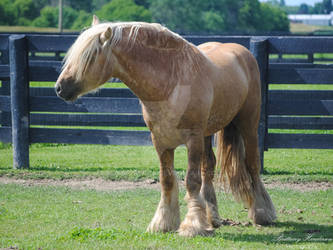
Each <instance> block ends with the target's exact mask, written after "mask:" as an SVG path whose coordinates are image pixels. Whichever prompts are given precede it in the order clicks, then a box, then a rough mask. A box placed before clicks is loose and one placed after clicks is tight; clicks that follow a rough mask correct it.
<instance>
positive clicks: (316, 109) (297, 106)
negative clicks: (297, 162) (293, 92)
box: [268, 100, 333, 115]
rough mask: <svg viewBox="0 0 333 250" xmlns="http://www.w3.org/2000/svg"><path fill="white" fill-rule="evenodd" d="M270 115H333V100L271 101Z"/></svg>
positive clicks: (269, 104) (269, 105)
mask: <svg viewBox="0 0 333 250" xmlns="http://www.w3.org/2000/svg"><path fill="white" fill-rule="evenodd" d="M268 115H333V100H322V101H320V100H314V101H307V100H303V101H301V100H269V102H268Z"/></svg>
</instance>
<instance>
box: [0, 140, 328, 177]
mask: <svg viewBox="0 0 333 250" xmlns="http://www.w3.org/2000/svg"><path fill="white" fill-rule="evenodd" d="M332 153H333V150H308V149H286V150H284V149H270V150H269V151H268V152H265V157H264V159H265V162H264V166H265V174H264V175H263V178H264V179H265V180H266V181H276V180H279V181H288V182H290V181H293V182H306V181H330V182H333V167H332V166H333V157H331V156H332ZM186 165H187V156H186V149H185V147H179V148H178V149H177V150H176V154H175V168H176V172H177V174H178V176H179V177H180V178H184V176H185V171H186ZM158 166H159V161H158V157H157V154H156V152H155V150H154V148H153V147H152V146H143V147H140V146H109V145H108V146H103V145H65V144H32V145H31V146H30V169H29V170H20V171H17V170H14V169H12V147H11V145H8V144H0V176H9V177H15V178H32V179H44V178H46V179H49V178H51V179H58V180H59V179H71V178H79V179H82V178H92V177H98V178H103V179H107V180H131V181H138V180H143V179H158V176H159V167H158Z"/></svg>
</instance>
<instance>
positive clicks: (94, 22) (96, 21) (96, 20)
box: [91, 15, 100, 26]
mask: <svg viewBox="0 0 333 250" xmlns="http://www.w3.org/2000/svg"><path fill="white" fill-rule="evenodd" d="M99 23H100V21H99V18H98V17H97V16H96V15H93V20H92V23H91V26H94V25H97V24H99Z"/></svg>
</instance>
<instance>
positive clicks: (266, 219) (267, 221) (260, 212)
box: [249, 208, 276, 226]
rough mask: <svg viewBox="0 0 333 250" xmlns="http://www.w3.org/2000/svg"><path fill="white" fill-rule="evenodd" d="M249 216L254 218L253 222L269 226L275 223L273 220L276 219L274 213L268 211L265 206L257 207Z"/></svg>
mask: <svg viewBox="0 0 333 250" xmlns="http://www.w3.org/2000/svg"><path fill="white" fill-rule="evenodd" d="M249 217H250V218H251V219H252V220H253V223H254V224H256V225H261V226H268V225H271V224H273V221H274V220H275V219H276V217H275V216H274V214H271V213H270V212H268V211H265V209H263V208H257V209H256V210H255V212H254V213H253V212H252V213H249Z"/></svg>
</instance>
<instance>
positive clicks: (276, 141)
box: [267, 133, 333, 149]
mask: <svg viewBox="0 0 333 250" xmlns="http://www.w3.org/2000/svg"><path fill="white" fill-rule="evenodd" d="M267 146H268V148H303V149H333V135H331V134H278V133H269V134H268V137H267Z"/></svg>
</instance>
